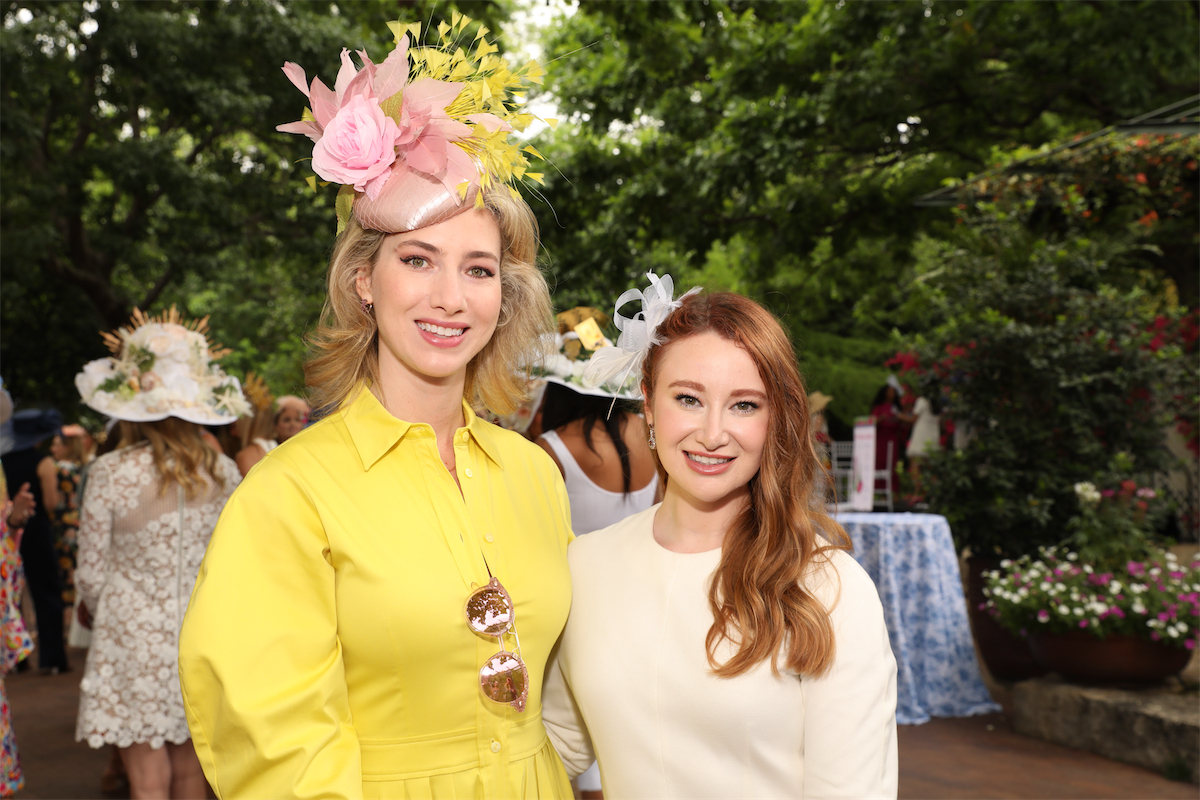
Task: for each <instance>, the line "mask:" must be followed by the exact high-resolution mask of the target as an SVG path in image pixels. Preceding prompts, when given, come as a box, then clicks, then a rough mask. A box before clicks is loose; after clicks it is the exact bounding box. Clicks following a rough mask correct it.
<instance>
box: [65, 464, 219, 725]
mask: <svg viewBox="0 0 1200 800" xmlns="http://www.w3.org/2000/svg"><path fill="white" fill-rule="evenodd" d="M216 471H217V472H218V473H219V474H220V476H221V477H222V478H224V482H225V485H224V486H223V487H218V486H215V485H212V486H210V487H209V490H208V491H207V492H205V493H201V494H200V495H198V496H197V497H195V498H193V499H191V500H188V499H186V497H185V496H184V492H183V490H182V487H180V486H179V485H178V484H177V483H174V482H172V483H171V484H169V485H168V486H167V490H166V492H165V493H163V494H160V493H159V487H160V485H161V477H160V476H159V472H158V469H157V468H156V467H155V466H154V458H153V456H152V454H151V451H150V446H149V445H135V446H133V447H127V448H123V449H121V450H117V451H115V452H113V453H109V454H108V455H104V456H101V457H100V458H98V459H96V461H95V462H94V463H93V464H92V467H91V471H90V472H89V473H88V483H87V494H86V496H85V497H84V498H83V507H82V511H81V515H80V524H79V560H78V566H77V567H76V570H75V587H76V591H77V592H78V597H79V598H80V599H81V600H82V601H83V602H85V603H87V607H88V609H89V610H90V611H91V612H92V617H93V622H92V643H91V647H90V648H89V649H88V658H87V667H86V668H85V669H84V673H83V680H82V681H81V682H80V684H79V689H80V696H79V717H78V720H77V722H76V728H75V739H76V740H77V741H86V742H87V743H88V744H89V745H90V746H92V747H102V746H103V745H105V744H115V745H117V746H118V747H128V746H130V745H131V744H134V743H135V742H146V743H149V744H150V746H151V747H162V745H163V744H164V743H165V742H171V743H173V744H182V743H183V742H186V741H187V740H188V738H189V736H190V734H189V733H188V725H187V717H186V716H185V715H184V710H183V694H182V692H181V690H180V687H179V669H178V663H179V659H178V652H179V627H180V624H181V623H182V621H183V612H184V611H185V610H186V608H187V602H188V597H189V596H190V595H191V593H192V586H193V584H194V583H195V582H196V574H197V572H198V571H199V569H200V561H201V560H202V559H203V558H204V551H205V549H206V548H207V547H208V540H209V537H210V536H211V535H212V532H213V528H215V527H216V524H217V518H218V517H219V516H220V514H221V509H222V508H224V507H225V501H226V500H228V499H229V495H230V494H231V493H232V492H233V490H234V489H235V488H236V487H237V485H238V482H239V481H240V480H241V475H240V474H239V473H238V469H237V465H236V464H234V462H233V461H232V460H230V459H229V458H226V457H225V456H223V455H222V456H217V464H216ZM181 530H182V534H183V535H182V536H181V535H180V531H181Z"/></svg>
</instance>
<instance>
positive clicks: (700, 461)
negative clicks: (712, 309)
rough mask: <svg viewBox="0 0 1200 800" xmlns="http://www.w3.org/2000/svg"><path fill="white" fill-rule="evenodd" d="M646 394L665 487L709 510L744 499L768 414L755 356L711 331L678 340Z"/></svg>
mask: <svg viewBox="0 0 1200 800" xmlns="http://www.w3.org/2000/svg"><path fill="white" fill-rule="evenodd" d="M647 396H648V397H651V398H652V401H651V402H650V403H649V404H648V405H647V408H646V422H647V423H648V424H651V425H653V426H654V433H655V439H656V446H657V449H658V457H659V459H660V460H661V461H662V465H663V469H665V470H666V471H667V474H668V475H669V476H670V478H671V479H670V481H669V482H668V484H667V492H668V493H672V492H675V493H679V494H681V498H682V499H684V500H686V501H687V502H688V503H689V504H690V505H693V506H695V507H697V508H703V509H708V510H715V509H717V508H721V507H724V506H726V505H727V504H728V503H730V502H739V503H740V502H744V501H745V500H746V499H747V498H748V497H749V483H750V479H751V478H753V477H754V476H755V475H756V474H757V473H758V468H759V466H760V465H761V463H762V455H763V448H764V446H765V445H766V441H767V422H768V419H769V414H770V409H768V408H767V394H766V387H765V386H764V385H763V381H762V377H761V376H760V375H759V374H758V368H757V367H756V366H755V364H754V361H753V359H751V358H750V355H749V354H748V353H747V352H746V351H745V350H743V349H742V348H740V347H738V346H737V345H736V344H734V343H733V342H731V341H729V340H728V339H723V338H721V337H720V336H718V335H717V334H715V333H711V332H708V333H701V334H697V335H695V336H689V337H687V338H686V339H680V340H678V341H675V342H673V343H671V344H670V345H669V346H668V347H667V349H666V352H664V353H663V355H662V357H661V359H660V361H659V365H658V374H657V375H656V376H655V385H654V387H653V390H652V391H651V392H648V393H647Z"/></svg>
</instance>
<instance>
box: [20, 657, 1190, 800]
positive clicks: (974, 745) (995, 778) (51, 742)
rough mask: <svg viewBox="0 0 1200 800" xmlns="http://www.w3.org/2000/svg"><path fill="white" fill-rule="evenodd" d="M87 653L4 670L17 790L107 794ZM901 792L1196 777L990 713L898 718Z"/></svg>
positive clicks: (1167, 788) (1018, 794) (1109, 794)
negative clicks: (1021, 728) (83, 696)
mask: <svg viewBox="0 0 1200 800" xmlns="http://www.w3.org/2000/svg"><path fill="white" fill-rule="evenodd" d="M85 657H86V656H85V653H84V651H72V652H71V663H72V664H73V665H74V670H73V671H72V672H69V673H66V674H63V675H54V676H44V675H38V674H37V672H36V671H32V672H26V673H23V674H19V675H12V676H9V678H8V679H7V682H6V687H7V689H8V699H9V705H10V706H11V708H12V715H13V726H14V727H15V729H16V732H17V746H18V748H19V749H20V752H21V762H22V764H23V765H24V767H25V789H24V791H22V792H21V793H20V794H18V797H20V798H103V797H105V795H103V794H102V793H101V792H100V775H101V774H102V773H103V772H104V768H105V766H106V765H107V763H108V757H109V756H108V750H107V749H103V750H92V749H91V748H89V747H88V746H87V745H85V744H81V743H77V742H76V741H75V712H76V708H77V704H78V698H79V678H80V676H81V675H82V673H83V664H84V660H85ZM126 796H127V795H126ZM900 797H901V798H903V799H906V800H908V799H911V800H939V799H940V798H961V799H962V800H968V798H997V799H998V798H1016V799H1018V800H1024V799H1028V800H1050V798H1055V799H1057V798H1062V799H1063V800H1066V799H1067V798H1095V799H1097V800H1098V799H1099V798H1130V800H1157V798H1163V799H1164V800H1166V799H1167V798H1186V799H1187V800H1197V798H1200V787H1197V786H1196V785H1194V784H1190V783H1176V782H1173V781H1168V780H1166V779H1165V778H1162V777H1161V776H1159V775H1156V774H1155V773H1153V772H1149V771H1147V770H1144V769H1141V768H1139V767H1133V766H1129V765H1126V764H1120V763H1118V762H1115V761H1109V760H1108V759H1105V758H1101V757H1100V756H1095V755H1092V754H1091V753H1085V752H1082V751H1079V750H1071V749H1069V748H1066V747H1059V746H1057V745H1053V744H1048V743H1046V742H1041V741H1037V740H1035V739H1028V738H1026V737H1024V736H1019V735H1017V734H1015V733H1013V732H1012V731H1011V730H1010V729H1009V728H1008V726H1007V725H1006V724H1005V722H1004V719H1003V717H1002V716H1001V715H999V714H995V715H989V716H986V717H970V718H967V719H935V720H933V721H932V722H929V723H928V724H925V725H918V726H902V727H901V728H900Z"/></svg>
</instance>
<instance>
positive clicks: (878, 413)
mask: <svg viewBox="0 0 1200 800" xmlns="http://www.w3.org/2000/svg"><path fill="white" fill-rule="evenodd" d="M899 386H900V384H899V382H897V381H896V379H895V378H894V377H893V378H890V379H889V380H888V382H887V383H885V384H884V385H883V386H881V387H879V391H878V392H876V393H875V397H874V399H872V400H871V416H872V417H874V418H875V469H877V470H884V469H888V468H889V466H890V468H891V470H892V486H893V487H897V486H899V485H900V480H899V478H900V462H901V461H902V460H903V458H904V455H905V453H904V443H905V442H907V441H908V430H909V426H911V425H912V424H913V423H914V422H916V420H917V418H916V417H915V416H914V415H913V414H910V413H908V412H906V411H904V409H903V408H901V406H900V390H899ZM889 454H890V455H889ZM889 457H890V459H891V462H890V465H889V461H888V459H889Z"/></svg>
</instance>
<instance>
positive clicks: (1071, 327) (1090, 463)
mask: <svg viewBox="0 0 1200 800" xmlns="http://www.w3.org/2000/svg"><path fill="white" fill-rule="evenodd" d="M1136 252H1137V242H1136V240H1131V239H1129V238H1128V237H1115V238H1109V239H1102V240H1101V239H1097V240H1088V239H1085V238H1081V237H1066V238H1061V239H1042V238H1038V237H1036V236H1035V235H1034V234H1032V233H1031V232H1030V231H1029V230H1028V229H1027V228H1026V227H1025V226H1023V225H1022V224H1021V223H1020V222H1019V221H1017V220H1014V219H1012V218H1011V217H1010V218H1005V219H986V218H978V219H975V220H973V221H972V222H971V223H970V224H968V225H964V226H962V227H961V228H960V231H959V235H958V236H957V237H956V239H955V240H953V241H948V242H941V243H936V244H930V246H929V247H928V248H927V249H926V252H925V256H926V258H927V259H928V261H927V262H926V263H925V264H924V265H923V269H922V271H921V273H920V277H919V280H918V283H917V287H918V289H919V291H914V293H913V298H912V300H911V301H910V305H909V306H908V308H907V309H906V311H907V313H910V314H921V315H922V316H923V318H925V319H927V320H928V321H929V322H930V323H931V324H932V330H931V331H930V332H929V333H928V334H926V335H924V336H920V337H916V339H915V341H914V344H915V347H914V348H913V352H911V353H909V354H907V355H906V356H905V357H904V360H906V361H907V363H908V367H909V369H910V370H911V373H912V375H911V376H910V380H914V381H915V382H916V383H917V384H918V385H919V386H920V391H921V393H922V394H924V395H925V396H927V397H930V398H933V399H934V400H935V405H944V406H947V407H948V409H949V413H950V415H951V416H952V418H953V421H954V425H955V426H963V427H965V429H966V430H967V432H968V444H967V445H966V447H965V448H964V449H960V450H947V451H943V452H940V453H937V454H932V455H930V456H929V457H928V458H927V460H926V465H925V466H923V468H922V472H923V474H927V475H928V476H929V477H930V480H929V484H930V503H931V505H932V506H933V507H934V508H935V509H936V510H938V511H939V512H940V513H943V514H945V515H946V516H947V517H948V518H949V519H950V522H951V529H952V530H954V531H955V534H956V536H957V538H958V544H959V546H960V547H961V546H969V547H970V548H971V549H972V550H973V552H974V553H975V554H976V555H985V556H994V555H1002V556H1013V555H1021V554H1025V553H1030V552H1033V551H1034V550H1035V549H1036V548H1037V547H1038V546H1040V545H1050V544H1055V543H1058V542H1060V541H1061V540H1062V538H1063V536H1064V535H1065V532H1066V530H1067V524H1068V521H1069V520H1070V519H1071V518H1072V517H1074V516H1075V515H1076V514H1077V513H1078V503H1077V501H1076V500H1075V497H1074V490H1073V485H1074V484H1075V483H1078V482H1081V481H1088V480H1093V479H1095V478H1096V476H1097V474H1098V471H1099V470H1103V469H1106V468H1107V467H1108V465H1110V464H1111V463H1113V460H1114V458H1115V457H1116V456H1117V454H1118V453H1123V454H1127V456H1128V457H1129V458H1130V459H1132V463H1133V465H1134V466H1133V468H1134V469H1136V471H1137V472H1138V473H1139V474H1148V473H1150V472H1153V471H1156V470H1158V469H1159V468H1161V467H1162V466H1163V465H1164V463H1165V459H1166V457H1167V454H1166V450H1165V448H1164V447H1163V434H1162V431H1163V429H1164V427H1165V426H1166V425H1167V424H1168V423H1169V422H1170V421H1171V417H1172V415H1171V411H1170V409H1169V408H1168V407H1167V406H1166V405H1165V404H1164V402H1163V401H1164V400H1166V399H1167V398H1170V397H1171V396H1173V395H1174V394H1176V393H1177V392H1178V390H1179V385H1180V383H1181V381H1185V380H1186V379H1187V378H1186V374H1187V370H1186V365H1185V364H1184V359H1182V358H1181V355H1182V347H1181V345H1180V344H1179V343H1178V342H1174V343H1166V342H1162V341H1160V340H1158V339H1156V336H1155V319H1156V316H1161V315H1171V314H1174V315H1178V314H1180V313H1181V312H1180V310H1179V309H1170V308H1167V307H1164V304H1163V303H1162V302H1161V301H1158V300H1156V299H1155V297H1154V296H1153V295H1151V294H1149V293H1148V292H1146V291H1145V290H1143V289H1142V288H1140V287H1138V286H1124V287H1122V286H1121V285H1120V284H1121V283H1122V282H1124V281H1125V280H1126V278H1127V276H1128V275H1129V274H1131V272H1132V271H1131V270H1130V269H1129V267H1128V261H1129V259H1130V258H1131V254H1134V253H1136ZM1133 274H1136V273H1135V272H1134V273H1133ZM1114 282H1115V283H1116V284H1117V285H1113V284H1114Z"/></svg>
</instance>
